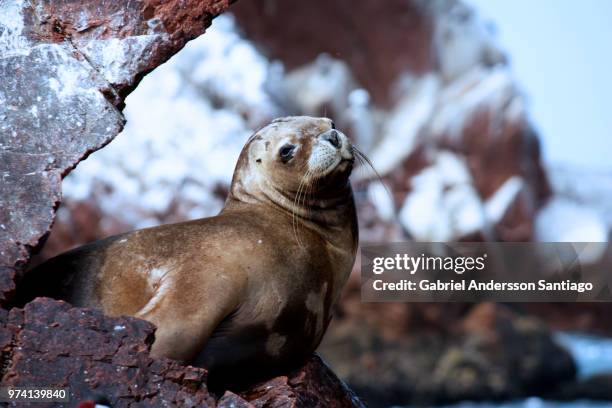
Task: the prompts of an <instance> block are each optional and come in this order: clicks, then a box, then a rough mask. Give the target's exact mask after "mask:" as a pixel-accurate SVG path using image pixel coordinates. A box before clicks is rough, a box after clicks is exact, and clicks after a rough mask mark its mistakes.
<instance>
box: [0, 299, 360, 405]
mask: <svg viewBox="0 0 612 408" xmlns="http://www.w3.org/2000/svg"><path fill="white" fill-rule="evenodd" d="M0 313H2V318H1V319H0V350H1V351H2V357H1V358H2V372H1V376H2V378H1V381H0V384H1V385H2V386H35V385H39V386H40V385H42V384H44V385H46V386H50V387H65V388H68V389H69V392H70V401H71V402H70V403H69V404H68V406H76V403H77V402H78V401H83V400H88V399H91V398H93V397H100V396H101V397H104V398H106V399H107V400H108V401H109V402H110V404H111V406H113V407H128V406H130V407H156V406H181V407H195V406H198V407H219V408H221V407H227V408H229V407H251V408H253V407H270V408H273V407H296V408H297V407H361V406H362V405H361V402H360V401H359V400H358V399H357V398H356V397H355V396H354V395H353V394H352V392H351V391H350V390H348V388H346V386H345V385H344V384H343V383H342V382H341V381H340V380H338V378H337V377H336V376H335V375H334V374H333V373H332V372H331V371H330V370H329V368H327V366H326V365H325V364H324V363H323V362H322V360H321V359H320V358H319V357H317V356H313V357H312V358H311V359H310V360H309V361H308V362H307V363H306V364H305V365H304V366H303V367H302V368H300V369H298V370H296V371H294V372H292V373H289V374H288V375H287V376H285V377H277V378H274V379H271V380H270V381H268V382H266V383H263V384H260V385H258V386H255V387H254V388H253V389H251V390H248V391H245V392H242V393H241V394H240V395H238V394H234V393H231V392H229V391H228V392H226V393H225V394H224V395H223V397H222V398H220V399H217V397H216V396H215V395H213V394H211V393H210V392H209V390H208V389H207V386H206V379H207V373H206V370H204V369H200V368H195V367H190V366H181V365H180V364H178V363H177V362H175V361H172V360H169V359H161V360H154V359H152V358H151V357H149V355H148V353H149V349H150V346H151V344H152V342H153V338H154V337H153V336H154V327H153V325H151V324H149V323H147V322H145V321H143V320H139V319H135V318H129V317H118V318H109V317H106V316H104V315H103V314H102V313H101V312H99V311H96V310H90V309H79V308H73V307H70V305H68V304H67V303H64V302H59V301H53V300H50V299H42V298H41V299H37V300H35V301H33V302H31V303H29V304H28V305H26V307H25V308H24V309H12V310H11V311H10V312H7V311H5V310H0ZM20 406H26V405H20ZM32 406H44V405H40V404H32ZM47 406H53V404H49V405H47Z"/></svg>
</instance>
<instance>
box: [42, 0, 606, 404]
mask: <svg viewBox="0 0 612 408" xmlns="http://www.w3.org/2000/svg"><path fill="white" fill-rule="evenodd" d="M232 12H233V13H234V14H233V15H227V14H224V15H222V16H220V17H218V18H217V19H216V20H215V21H214V23H213V26H212V28H211V29H210V30H209V31H208V32H207V34H206V35H205V36H203V37H200V38H198V39H196V40H194V41H192V42H190V43H189V44H187V46H186V47H185V48H184V49H183V50H182V51H181V52H180V53H178V54H177V55H176V56H174V57H173V58H172V59H171V60H170V61H169V62H167V63H166V64H164V65H162V66H160V67H159V68H157V69H156V70H155V71H153V72H152V73H151V74H149V75H148V76H147V77H145V78H144V80H143V81H142V83H141V84H140V85H139V87H138V88H137V89H136V91H134V92H133V93H132V94H131V95H130V96H129V97H128V98H127V100H126V108H125V111H124V113H125V115H126V117H127V119H128V122H127V125H126V127H125V129H124V131H123V132H122V133H121V134H120V135H119V136H118V137H117V138H116V139H115V140H114V141H113V142H112V143H111V144H110V145H108V146H107V147H106V148H104V149H102V150H100V151H98V152H95V153H94V154H92V155H91V156H90V157H89V158H88V159H87V160H85V161H84V162H82V163H81V164H79V166H78V167H77V168H76V169H75V170H74V171H73V172H72V173H70V175H69V176H68V177H66V178H65V180H64V182H63V202H62V205H61V207H60V208H59V210H58V215H57V219H56V222H55V225H54V227H53V230H52V233H51V235H50V237H49V239H48V241H47V243H46V245H45V246H44V247H43V249H42V252H41V253H40V254H39V255H38V260H40V259H44V258H47V257H50V256H53V255H55V254H57V253H59V252H62V251H64V250H67V249H69V248H71V247H73V246H76V245H80V244H82V243H85V242H88V241H91V240H94V239H98V238H101V237H104V236H107V235H112V234H117V233H120V232H123V231H126V230H131V229H136V228H144V227H147V226H152V225H157V224H161V223H170V222H177V221H181V220H185V219H192V218H197V217H205V216H211V215H214V214H215V213H217V212H218V211H219V210H220V209H221V207H222V205H223V201H224V199H225V195H226V193H227V188H228V186H229V182H230V179H231V175H232V170H233V166H234V164H235V161H236V158H237V157H238V154H239V152H240V149H241V148H242V146H243V144H244V142H245V141H246V139H247V138H248V136H249V135H250V134H251V133H252V132H253V131H254V130H256V129H257V128H258V127H260V126H262V125H263V124H265V123H266V122H268V121H269V120H271V119H272V118H274V117H277V116H282V115H295V114H305V115H325V116H329V117H332V118H334V120H335V122H336V124H337V126H338V127H339V128H340V129H343V130H345V132H346V133H347V134H348V135H349V136H350V137H351V138H352V139H353V141H354V142H355V143H356V144H357V145H358V146H359V147H360V148H361V150H363V151H364V152H365V153H366V154H367V155H368V156H369V157H370V159H371V160H372V162H373V165H374V167H375V168H376V169H377V171H378V173H379V174H380V176H381V178H382V182H383V183H384V185H385V186H386V187H385V186H383V185H382V184H381V182H380V181H379V180H378V178H377V177H376V175H374V174H372V172H371V171H370V170H369V169H367V168H361V169H357V170H356V172H355V175H354V180H353V182H354V186H355V190H356V198H357V203H358V209H359V221H360V232H361V242H362V243H368V242H392V241H402V240H409V239H414V240H421V241H457V240H469V241H473V240H490V241H538V240H539V241H587V242H598V241H603V242H607V241H608V239H609V237H610V231H611V229H612V208H610V205H611V204H610V203H611V202H612V201H610V198H612V177H610V175H609V174H605V173H598V174H593V173H590V172H588V171H576V170H575V169H572V168H564V167H563V166H551V165H548V164H547V163H544V162H543V160H542V157H541V152H540V139H539V137H538V134H537V132H536V131H535V128H534V126H533V124H532V122H531V119H530V115H529V112H528V109H529V107H528V104H527V102H526V98H525V95H524V93H523V91H522V90H521V88H520V84H517V83H516V81H515V80H514V78H513V75H512V70H511V68H510V67H509V64H508V59H507V57H506V55H505V54H504V51H503V50H502V49H501V48H500V46H499V45H498V44H497V42H496V36H495V35H494V32H493V31H492V30H491V28H490V25H489V24H488V23H487V22H485V21H483V20H482V19H481V18H480V17H479V15H478V14H477V13H476V12H475V10H473V9H472V8H471V7H470V6H468V5H466V4H464V3H462V2H459V1H452V0H440V1H422V0H412V1H408V0H389V1H386V2H373V1H366V0H359V1H355V0H336V1H333V2H328V1H323V0H313V1H310V2H300V1H298V0H284V1H280V0H264V1H255V0H244V1H241V2H238V3H237V4H236V5H235V6H234V8H233V9H232ZM279 33H282V34H279ZM34 262H37V260H36V259H35V260H34ZM354 272H355V273H353V275H352V276H351V279H350V282H349V285H348V287H347V290H346V292H345V295H344V297H343V301H342V303H341V304H340V306H339V307H338V310H337V316H336V319H335V320H334V322H333V323H332V325H331V327H330V329H329V331H328V334H327V336H326V339H325V341H324V343H323V345H322V346H321V350H320V351H321V353H322V354H323V356H324V357H325V358H327V359H328V360H329V362H330V363H331V365H332V366H333V367H334V369H335V370H336V372H337V373H338V375H340V376H341V377H343V378H345V379H346V380H347V381H348V383H349V384H350V385H351V386H352V388H353V389H354V390H355V391H356V392H357V393H358V394H360V395H361V396H363V397H364V398H365V399H366V401H368V402H369V404H370V405H371V406H373V407H377V406H380V407H384V406H390V405H393V404H395V405H398V404H403V405H408V404H432V403H451V402H456V401H462V400H502V399H514V398H519V397H527V396H532V395H537V396H541V397H548V398H555V399H563V400H574V399H577V398H591V399H599V398H608V399H612V395H611V394H610V391H609V388H610V387H609V385H610V384H612V378H611V377H610V376H608V377H605V375H604V377H602V375H603V374H600V372H599V371H597V372H595V373H589V374H592V375H595V377H593V376H592V375H590V376H588V378H586V376H583V375H582V374H583V373H582V371H581V370H582V369H583V366H584V364H582V365H581V361H582V363H584V361H583V360H580V356H581V355H582V354H581V353H583V352H584V349H586V348H587V347H586V346H584V347H578V348H572V347H573V346H574V345H575V344H577V342H580V341H582V342H583V343H580V344H582V345H584V344H585V343H584V341H586V340H584V338H582V337H580V338H575V337H571V336H570V337H567V336H566V337H563V338H559V337H558V336H556V335H554V334H553V332H551V329H553V330H554V329H563V330H575V331H582V332H590V333H597V334H600V335H606V334H608V335H609V334H612V326H611V325H610V324H609V323H608V322H609V321H610V318H611V317H612V308H611V307H609V306H607V305H606V304H571V305H570V304H561V305H552V304H541V305H538V304H533V305H514V306H504V305H494V304H481V305H466V304H362V303H361V302H360V298H359V275H358V267H357V266H356V268H355V271H354ZM577 339H578V340H577ZM589 344H591V343H589ZM598 344H599V343H598ZM563 345H565V348H563V347H562V346H563ZM568 347H569V350H570V351H572V353H571V354H570V353H569V352H568V351H567V350H566V348H568ZM577 356H578V357H577ZM591 360H597V359H596V358H595V359H591ZM591 360H589V361H591ZM600 360H601V358H600ZM578 406H580V405H578Z"/></svg>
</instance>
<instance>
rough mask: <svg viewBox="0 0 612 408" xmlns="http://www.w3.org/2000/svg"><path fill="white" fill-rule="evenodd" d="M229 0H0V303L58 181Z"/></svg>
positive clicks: (48, 212)
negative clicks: (136, 91) (151, 75)
mask: <svg viewBox="0 0 612 408" xmlns="http://www.w3.org/2000/svg"><path fill="white" fill-rule="evenodd" d="M228 5H229V0H207V1H199V0H192V1H179V0H176V1H167V2H161V1H155V0H141V1H105V0H89V1H73V0H62V1H48V0H47V1H44V0H41V1H33V0H6V1H2V2H1V3H0V78H1V80H0V178H1V182H0V273H1V276H0V285H1V286H0V302H5V301H6V298H7V297H8V296H10V293H11V292H12V291H13V290H14V283H13V277H14V275H15V272H16V271H18V270H19V268H20V267H21V266H22V265H23V264H24V263H25V262H27V260H28V258H29V255H30V252H31V251H32V249H33V248H35V247H36V246H38V245H39V244H40V242H41V239H42V238H43V237H44V236H45V234H46V233H47V232H48V231H49V228H50V226H51V224H52V222H53V219H54V215H55V210H56V208H57V206H58V204H59V202H60V198H61V186H60V183H61V178H62V177H63V176H65V175H66V174H67V173H68V172H69V171H70V170H71V169H72V168H74V166H76V164H77V163H78V162H79V161H80V160H82V159H83V158H85V157H86V156H87V155H88V154H90V153H91V152H93V151H95V150H97V149H99V148H101V147H102V146H104V145H105V144H106V143H108V142H110V141H111V140H112V139H113V137H114V136H115V135H116V134H117V133H119V132H120V131H121V129H122V127H123V124H124V118H123V115H122V114H121V112H120V109H121V108H122V106H123V100H124V98H125V97H126V96H127V94H128V93H129V92H130V91H131V90H132V89H133V88H134V87H135V86H136V85H137V84H138V81H139V80H140V79H141V78H142V76H143V75H144V74H146V73H147V72H149V71H151V70H152V69H154V68H155V67H156V66H158V65H159V64H161V63H163V62H164V61H166V60H167V59H168V58H170V56H172V55H173V54H174V53H176V52H177V51H178V50H180V49H181V48H182V47H183V46H184V45H185V43H186V42H187V41H189V40H190V39H192V38H194V37H195V36H197V35H200V34H201V33H202V32H203V31H204V30H205V29H206V27H207V26H208V25H210V22H211V19H212V18H213V17H214V16H215V15H217V14H219V13H220V12H222V11H223V10H225V9H226V8H227V7H228Z"/></svg>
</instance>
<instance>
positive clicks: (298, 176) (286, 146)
mask: <svg viewBox="0 0 612 408" xmlns="http://www.w3.org/2000/svg"><path fill="white" fill-rule="evenodd" d="M245 150H246V152H244V153H245V154H246V155H247V157H248V159H247V160H246V161H247V162H248V163H247V164H246V166H247V167H248V173H250V174H248V173H245V172H243V173H242V176H243V177H249V176H250V177H253V178H254V179H255V178H256V179H258V180H259V181H260V183H259V184H261V182H263V183H266V184H269V185H270V186H271V187H272V188H274V189H275V190H277V191H283V192H284V193H297V192H298V191H299V190H300V189H303V188H305V187H306V186H308V189H309V191H310V193H316V191H317V190H322V189H325V188H326V187H330V186H333V185H337V184H338V183H344V184H346V182H347V180H348V177H349V175H350V173H351V170H352V167H353V160H354V156H353V148H352V145H351V143H350V142H349V140H348V138H347V137H346V136H345V135H344V134H343V133H342V132H340V131H339V130H337V129H335V127H334V124H333V122H332V121H331V120H330V119H327V118H311V117H307V116H297V117H287V118H281V119H276V120H274V121H273V122H272V123H271V124H269V125H268V126H266V127H264V128H263V129H261V130H260V131H259V132H257V133H256V134H255V135H254V136H253V138H252V139H251V141H250V143H248V144H247V146H245ZM239 165H240V163H239Z"/></svg>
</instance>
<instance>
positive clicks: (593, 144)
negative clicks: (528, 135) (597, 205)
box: [468, 0, 612, 172]
mask: <svg viewBox="0 0 612 408" xmlns="http://www.w3.org/2000/svg"><path fill="white" fill-rule="evenodd" d="M468 2H469V3H471V4H472V5H474V6H475V7H476V9H477V10H478V12H479V14H480V15H481V16H482V17H483V18H484V19H485V20H490V21H492V22H493V23H494V26H495V27H496V31H497V38H498V40H499V43H500V44H501V46H502V48H503V49H504V50H506V52H507V55H508V57H509V59H510V64H511V66H512V71H513V72H514V74H515V77H516V80H517V82H518V84H519V86H520V87H521V89H522V90H523V91H524V93H525V94H526V96H527V100H528V103H529V111H530V114H531V118H532V119H533V123H534V124H535V126H536V129H537V130H538V132H539V134H540V136H541V138H542V141H543V152H544V158H545V159H546V161H547V162H548V163H551V164H563V163H569V164H572V165H575V166H578V167H581V168H584V169H592V170H599V171H606V172H609V171H612V101H611V98H612V0H536V1H533V0H531V1H530V0H514V1H509V0H468Z"/></svg>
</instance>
